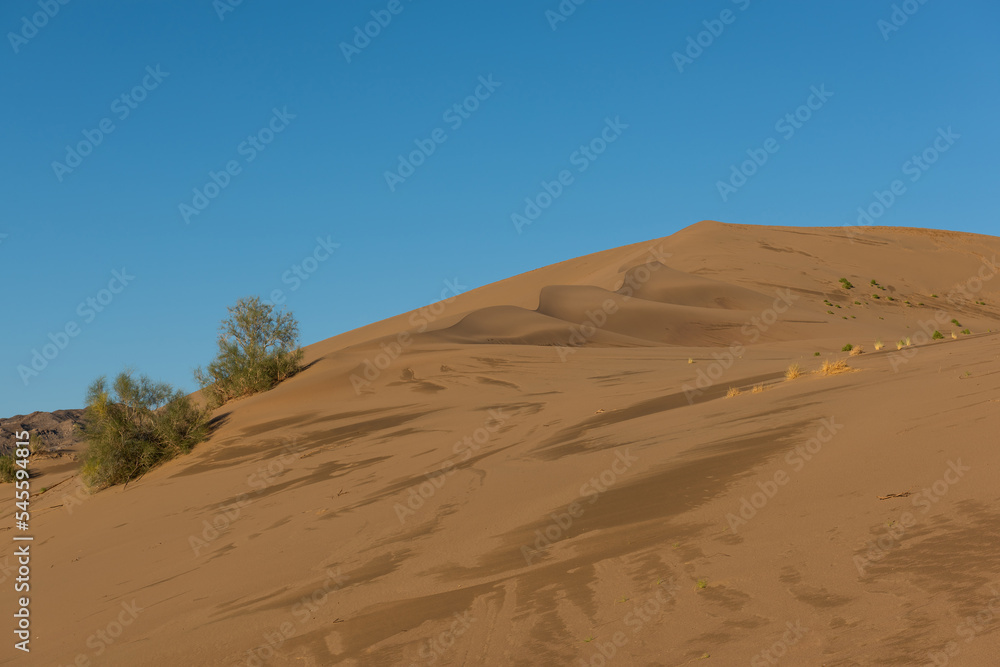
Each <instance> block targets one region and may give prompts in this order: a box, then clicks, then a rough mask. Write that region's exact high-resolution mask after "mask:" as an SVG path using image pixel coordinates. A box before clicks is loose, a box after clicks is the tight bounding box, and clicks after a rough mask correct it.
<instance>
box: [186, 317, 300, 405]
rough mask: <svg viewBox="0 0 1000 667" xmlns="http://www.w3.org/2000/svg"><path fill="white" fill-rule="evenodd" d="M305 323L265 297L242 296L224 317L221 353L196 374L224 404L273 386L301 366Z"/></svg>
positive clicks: (207, 390) (206, 389) (215, 402)
mask: <svg viewBox="0 0 1000 667" xmlns="http://www.w3.org/2000/svg"><path fill="white" fill-rule="evenodd" d="M298 338H299V324H298V322H296V321H295V318H294V317H292V314H291V313H288V312H281V311H279V310H277V309H276V308H275V307H274V306H272V305H270V304H267V303H264V302H263V301H261V299H260V298H259V297H250V298H244V299H240V300H239V301H237V302H236V305H235V306H231V307H230V308H229V317H227V318H226V319H225V320H223V321H222V325H221V327H220V333H219V352H218V354H217V355H216V357H215V359H214V360H213V361H212V363H210V364H209V365H208V368H207V369H206V370H205V371H203V370H202V369H201V368H198V369H197V370H195V379H196V380H197V381H198V383H199V384H200V385H201V387H202V391H203V392H204V393H205V395H206V396H207V398H208V402H209V405H211V406H219V405H222V404H223V403H225V402H226V401H229V400H232V399H234V398H239V397H241V396H249V395H250V394H256V393H258V392H262V391H267V390H268V389H271V388H272V387H274V386H275V385H277V384H278V383H279V382H281V381H282V380H285V379H287V378H290V377H291V376H293V375H295V374H296V373H297V372H299V370H301V363H302V350H301V349H299V346H298Z"/></svg>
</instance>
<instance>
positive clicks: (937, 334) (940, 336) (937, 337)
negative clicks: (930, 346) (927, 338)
mask: <svg viewBox="0 0 1000 667" xmlns="http://www.w3.org/2000/svg"><path fill="white" fill-rule="evenodd" d="M931 338H933V339H934V340H942V339H943V338H944V334H943V333H941V332H940V331H935V332H934V335H932V336H931Z"/></svg>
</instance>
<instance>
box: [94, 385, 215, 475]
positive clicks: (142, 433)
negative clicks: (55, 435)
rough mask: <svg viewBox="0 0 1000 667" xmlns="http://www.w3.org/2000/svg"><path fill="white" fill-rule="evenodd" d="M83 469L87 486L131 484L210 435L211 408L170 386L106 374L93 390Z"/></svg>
mask: <svg viewBox="0 0 1000 667" xmlns="http://www.w3.org/2000/svg"><path fill="white" fill-rule="evenodd" d="M83 417H84V426H83V436H84V438H85V439H86V441H87V444H88V447H87V452H86V454H85V455H84V460H83V467H82V470H81V473H82V475H83V479H84V481H85V482H86V483H87V485H89V486H92V487H96V488H98V489H104V488H107V487H109V486H114V485H116V484H127V483H128V482H130V481H131V480H133V479H136V478H137V477H141V476H142V475H144V474H145V473H146V472H148V471H149V470H150V469H152V468H153V467H154V466H156V465H158V464H160V463H162V462H163V461H166V460H168V459H170V458H173V457H174V456H176V455H178V454H181V453H184V452H188V451H190V450H191V448H192V447H194V445H196V444H197V443H198V442H201V441H202V440H204V439H205V437H206V436H207V435H208V411H207V410H205V409H200V408H197V407H195V406H194V404H193V403H192V402H191V399H190V398H188V397H187V396H185V395H184V394H183V392H180V391H174V390H173V389H172V388H171V387H170V385H168V384H166V383H162V382H153V381H152V380H150V379H149V378H148V377H146V376H145V375H141V376H139V377H138V378H135V377H133V375H132V372H131V371H125V372H123V373H120V374H119V375H118V377H117V378H115V382H114V385H113V386H112V387H110V388H109V387H108V383H107V380H106V379H105V378H104V377H100V378H98V379H97V380H95V381H94V383H93V384H91V385H90V388H89V389H88V391H87V407H86V409H85V410H84V415H83Z"/></svg>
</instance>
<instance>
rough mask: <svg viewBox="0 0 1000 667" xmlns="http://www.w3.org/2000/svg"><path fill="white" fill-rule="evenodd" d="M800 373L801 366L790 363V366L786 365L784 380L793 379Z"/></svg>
mask: <svg viewBox="0 0 1000 667" xmlns="http://www.w3.org/2000/svg"><path fill="white" fill-rule="evenodd" d="M800 375H802V367H801V366H799V365H798V364H792V365H791V366H789V367H788V370H786V371H785V379H786V380H794V379H795V378H797V377H799V376H800Z"/></svg>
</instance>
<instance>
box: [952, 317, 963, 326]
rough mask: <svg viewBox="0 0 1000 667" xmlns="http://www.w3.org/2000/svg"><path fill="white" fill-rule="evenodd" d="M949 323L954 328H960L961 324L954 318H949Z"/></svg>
mask: <svg viewBox="0 0 1000 667" xmlns="http://www.w3.org/2000/svg"><path fill="white" fill-rule="evenodd" d="M951 323H952V324H954V325H955V326H956V327H961V326H962V323H961V322H959V321H958V319H957V318H954V317H953V318H951Z"/></svg>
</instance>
